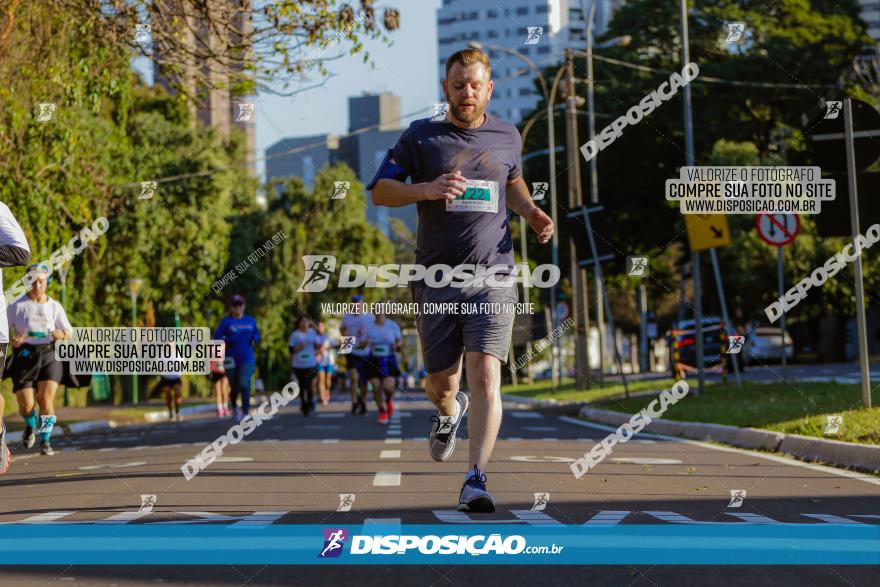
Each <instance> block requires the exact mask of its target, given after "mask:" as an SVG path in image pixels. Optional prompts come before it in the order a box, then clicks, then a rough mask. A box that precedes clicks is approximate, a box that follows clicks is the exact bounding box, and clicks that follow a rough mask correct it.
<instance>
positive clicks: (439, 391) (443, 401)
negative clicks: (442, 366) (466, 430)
mask: <svg viewBox="0 0 880 587" xmlns="http://www.w3.org/2000/svg"><path fill="white" fill-rule="evenodd" d="M460 380H461V361H459V362H458V363H456V364H455V365H453V366H452V367H449V368H448V369H446V370H444V371H439V372H437V373H428V377H427V378H426V379H425V391H426V392H427V394H428V399H429V400H431V403H433V404H434V405H435V406H437V409H438V410H440V415H441V416H454V415H455V394H456V393H458V383H459V381H460Z"/></svg>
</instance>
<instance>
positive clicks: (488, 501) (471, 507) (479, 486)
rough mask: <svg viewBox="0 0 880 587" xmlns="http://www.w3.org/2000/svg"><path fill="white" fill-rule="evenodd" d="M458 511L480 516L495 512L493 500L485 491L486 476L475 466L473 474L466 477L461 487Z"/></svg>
mask: <svg viewBox="0 0 880 587" xmlns="http://www.w3.org/2000/svg"><path fill="white" fill-rule="evenodd" d="M458 510H459V511H462V512H474V513H480V514H491V513H492V512H494V511H495V498H494V497H492V494H491V493H489V492H488V491H486V474H485V473H481V472H480V471H479V470H478V469H477V467H476V465H474V474H473V475H471V476H470V477H468V479H467V481H465V482H464V485H462V487H461V494H459V496H458Z"/></svg>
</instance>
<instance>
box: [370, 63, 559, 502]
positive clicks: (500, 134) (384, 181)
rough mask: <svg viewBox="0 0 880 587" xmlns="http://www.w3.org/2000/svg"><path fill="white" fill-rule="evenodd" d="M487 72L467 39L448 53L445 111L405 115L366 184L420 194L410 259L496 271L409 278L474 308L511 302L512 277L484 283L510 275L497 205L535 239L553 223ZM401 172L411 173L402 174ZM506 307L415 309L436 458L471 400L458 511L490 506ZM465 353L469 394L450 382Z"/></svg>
mask: <svg viewBox="0 0 880 587" xmlns="http://www.w3.org/2000/svg"><path fill="white" fill-rule="evenodd" d="M490 78H491V66H490V64H489V58H488V57H487V56H486V55H485V54H484V53H483V52H481V51H479V50H477V49H464V50H462V51H458V52H457V53H455V54H453V55H452V56H451V57H450V58H449V59H448V60H447V62H446V79H445V80H443V92H444V94H445V96H446V101H447V103H448V104H449V109H448V112H447V115H446V119H445V120H442V121H439V122H432V121H431V120H430V119H424V120H417V121H415V122H413V123H412V124H411V125H410V127H409V128H408V129H407V130H406V132H404V134H403V136H402V137H401V138H400V140H399V141H398V142H397V144H396V145H395V146H394V148H393V149H391V151H389V153H388V156H387V157H386V158H385V160H384V161H383V163H382V165H381V166H380V168H379V171H378V172H377V173H376V177H375V178H374V179H373V181H372V182H370V185H368V186H367V189H368V190H371V192H372V200H373V204H375V205H378V206H389V207H399V206H406V205H409V204H416V205H417V207H418V214H419V225H418V237H417V238H418V242H417V247H416V263H417V264H419V265H423V266H425V267H428V268H429V269H430V267H432V266H434V267H437V266H442V265H446V266H448V267H456V266H458V265H468V264H469V265H475V266H479V267H487V268H488V267H492V268H493V271H495V276H496V278H495V279H491V280H487V281H486V284H488V285H480V284H479V283H477V284H469V285H468V286H467V287H461V286H459V287H455V286H454V285H446V286H440V287H437V286H436V283H435V285H433V286H432V285H429V281H430V280H428V279H427V278H426V279H425V280H424V281H418V282H415V283H414V284H413V286H412V290H413V299H414V301H415V302H416V304H420V305H423V304H431V303H438V304H439V303H459V304H461V303H464V304H468V305H469V306H470V307H472V308H473V307H475V305H477V304H482V303H499V304H506V303H510V302H516V300H517V293H516V286H515V283H513V282H512V280H507V283H506V285H505V286H497V285H492V284H493V283H494V284H497V283H498V281H499V279H501V278H503V277H504V276H509V275H510V274H511V272H512V268H513V263H514V261H513V242H512V240H511V237H510V227H509V225H508V220H507V210H506V208H510V209H511V210H513V211H515V212H517V213H519V214H521V215H522V216H523V218H525V219H526V221H527V222H528V223H529V226H531V227H532V229H533V230H534V231H535V232H536V233H537V235H538V242H540V243H541V244H544V243H546V242H548V241H549V240H550V238H551V236H552V235H553V230H554V226H553V221H552V220H551V219H550V217H549V216H547V215H546V214H545V213H544V212H542V211H541V210H540V209H539V208H538V207H537V206H535V204H534V203H533V202H532V200H531V197H530V195H529V190H528V188H527V186H526V183H525V181H524V180H523V178H522V158H521V151H522V141H521V139H520V135H519V132H518V131H517V129H516V127H515V126H513V125H512V124H510V123H507V122H504V121H502V120H500V119H498V118H497V117H495V116H494V115H491V114H487V113H486V112H485V110H486V107H487V105H488V104H489V99H490V98H491V97H492V90H493V87H494V83H493V82H492V80H491V79H490ZM407 178H410V179H411V182H412V183H410V184H406V183H404V181H405V180H406V179H407ZM499 268H500V269H501V270H500V271H499V270H498V269H499ZM429 274H430V271H429ZM484 307H485V306H484ZM513 317H514V316H513V313H512V312H510V311H509V310H508V311H502V312H500V313H486V312H482V313H479V314H464V313H462V314H457V315H455V314H424V313H419V315H418V316H417V319H416V326H417V328H418V331H419V338H420V339H421V342H422V352H423V355H424V361H425V367H426V368H427V371H428V377H427V380H426V381H427V383H426V387H427V393H428V397H429V398H430V400H431V401H432V402H433V403H434V405H435V406H437V409H438V411H439V413H438V414H437V415H436V416H432V417H431V422H432V425H431V432H430V447H431V457H432V458H433V459H434V460H436V461H445V460H447V459H449V457H450V456H451V455H452V451H453V450H454V448H455V434H456V430H457V429H458V426H459V424H460V423H461V421H462V420H463V418H464V416H465V414H466V412H467V410H468V404H469V403H470V404H472V407H471V411H472V414H471V417H470V418H469V420H468V422H469V426H468V434H469V437H470V455H469V456H470V458H469V460H468V471H467V473H466V474H465V483H464V486H463V487H462V490H461V494H460V496H459V506H458V509H460V510H463V511H471V512H493V511H495V500H494V498H493V497H492V495H491V494H490V493H489V492H488V491H487V490H486V475H485V474H484V471H485V467H486V464H487V463H488V461H489V458H490V456H491V455H492V450H493V449H494V447H495V439H496V437H497V436H498V428H499V427H500V425H501V395H500V386H501V363H502V362H503V361H506V360H507V354H508V347H509V342H510V333H511V329H512V327H513ZM463 354H464V357H465V361H466V369H467V380H468V389H469V390H470V395H471V397H470V402H469V401H468V397H467V395H466V394H464V393H463V392H460V391H459V390H458V387H459V381H460V379H461V368H462V355H463Z"/></svg>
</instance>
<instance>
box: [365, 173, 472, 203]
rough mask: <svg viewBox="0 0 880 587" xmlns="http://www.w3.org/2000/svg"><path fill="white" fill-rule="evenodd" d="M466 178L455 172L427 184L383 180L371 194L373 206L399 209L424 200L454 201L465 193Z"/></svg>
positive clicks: (375, 186) (374, 187)
mask: <svg viewBox="0 0 880 587" xmlns="http://www.w3.org/2000/svg"><path fill="white" fill-rule="evenodd" d="M464 182H465V178H464V176H463V175H462V174H461V173H460V172H458V171H455V172H454V173H444V174H443V175H441V176H439V177H438V178H437V179H435V180H434V181H430V182H426V183H403V182H402V181H398V180H396V179H390V178H382V179H379V180H378V181H376V183H375V185H374V186H373V189H372V191H371V192H370V193H371V196H372V200H373V204H374V205H376V206H387V207H389V208H399V207H400V206H407V205H409V204H415V203H416V202H421V201H422V200H449V201H452V200H454V199H455V198H456V197H457V196H460V195H462V194H463V193H464V190H465V183H464Z"/></svg>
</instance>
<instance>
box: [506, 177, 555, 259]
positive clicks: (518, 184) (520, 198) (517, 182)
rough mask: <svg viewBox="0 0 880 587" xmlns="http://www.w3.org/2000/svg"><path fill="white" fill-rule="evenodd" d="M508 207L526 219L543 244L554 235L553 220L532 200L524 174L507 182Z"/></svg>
mask: <svg viewBox="0 0 880 587" xmlns="http://www.w3.org/2000/svg"><path fill="white" fill-rule="evenodd" d="M506 196H507V207H508V208H510V209H511V210H513V211H514V212H516V213H517V214H519V215H520V216H522V217H523V218H525V219H526V222H528V223H529V226H531V227H532V230H534V231H535V233H536V234H537V235H538V242H539V243H541V244H542V245H543V244H545V243H547V242H548V241H549V240H550V239H551V238H552V237H553V231H554V230H555V227H554V226H553V220H551V218H550V217H549V216H547V214H545V213H544V211H543V210H541V209H540V208H538V207H537V206H536V205H535V203H534V202H533V201H532V196H531V194H529V188H528V186H527V185H526V182H525V180H523V178H522V176H519V177H517V178H516V179H514V180H513V181H510V182H508V183H507V188H506Z"/></svg>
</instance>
